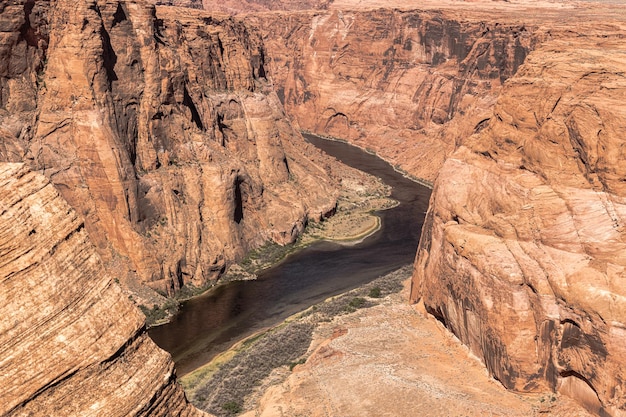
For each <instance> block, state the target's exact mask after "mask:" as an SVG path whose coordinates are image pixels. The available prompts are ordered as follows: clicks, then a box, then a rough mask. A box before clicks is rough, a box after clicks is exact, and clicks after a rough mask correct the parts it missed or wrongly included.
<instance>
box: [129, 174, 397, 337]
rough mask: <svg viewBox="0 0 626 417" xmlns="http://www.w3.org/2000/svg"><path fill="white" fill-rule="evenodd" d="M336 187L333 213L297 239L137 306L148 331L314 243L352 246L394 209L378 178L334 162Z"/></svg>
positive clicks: (271, 245) (255, 252)
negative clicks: (186, 305) (200, 299)
mask: <svg viewBox="0 0 626 417" xmlns="http://www.w3.org/2000/svg"><path fill="white" fill-rule="evenodd" d="M333 175H334V176H335V178H336V180H337V182H338V183H339V184H340V192H339V196H338V198H337V206H336V210H335V212H334V214H333V215H332V216H330V217H328V218H324V219H322V220H321V221H309V222H308V224H307V225H306V227H305V229H304V231H303V233H302V234H301V235H300V236H299V237H298V239H297V240H296V241H295V242H294V243H291V244H288V245H279V244H277V243H274V242H271V241H268V242H266V243H265V244H264V245H262V246H260V247H259V248H256V249H253V250H251V251H250V252H249V253H248V254H247V255H246V256H245V257H244V258H243V259H242V260H241V261H239V262H237V263H233V264H232V265H230V266H229V267H228V269H227V270H226V271H225V273H224V274H223V275H222V276H221V277H220V278H219V280H217V281H216V282H212V283H209V284H207V285H206V286H205V287H201V288H199V287H194V286H185V287H183V288H182V289H181V290H180V291H179V292H178V293H177V294H176V295H175V296H174V297H170V298H167V299H166V301H165V302H164V303H161V304H160V305H157V304H155V305H153V306H152V308H148V307H146V306H142V305H140V306H139V308H140V309H141V311H142V312H143V313H144V315H145V316H146V324H147V327H148V328H153V327H156V326H160V325H164V324H167V323H169V322H170V321H171V319H172V317H174V315H175V314H177V313H178V310H179V307H180V304H181V303H183V302H185V301H188V300H190V299H192V298H195V297H199V296H202V295H206V294H208V293H209V292H210V291H217V290H218V289H219V287H220V286H221V285H224V284H227V283H229V282H231V281H244V280H253V279H256V277H257V275H258V274H259V273H260V272H261V271H263V270H266V269H268V268H271V267H273V266H276V265H278V264H279V263H280V262H282V261H284V260H285V259H286V258H287V257H288V256H289V255H291V254H294V253H296V252H298V251H300V250H302V249H304V248H306V247H308V246H310V245H312V244H314V243H316V242H319V241H322V240H327V241H334V242H337V243H341V244H344V245H355V244H358V243H360V242H362V241H363V240H364V239H366V238H367V237H369V236H371V235H372V234H374V233H376V232H377V231H378V230H379V229H380V226H381V222H380V218H379V217H378V215H377V214H376V212H377V211H381V210H387V209H390V208H393V207H396V206H397V204H398V202H397V201H395V200H394V199H392V198H390V194H391V187H390V186H388V185H386V184H385V183H383V182H382V180H381V179H380V178H377V177H375V176H373V175H370V174H367V173H364V172H362V171H359V170H357V169H354V168H351V167H348V166H345V165H343V164H339V163H337V164H336V166H335V171H334V172H333Z"/></svg>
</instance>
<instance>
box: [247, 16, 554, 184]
mask: <svg viewBox="0 0 626 417" xmlns="http://www.w3.org/2000/svg"><path fill="white" fill-rule="evenodd" d="M346 7H348V6H346ZM353 7H354V8H355V9H341V10H339V9H336V8H333V9H331V10H329V11H317V12H303V13H298V14H296V13H284V14H278V13H274V14H263V15H257V16H249V17H247V21H249V22H251V24H252V25H254V26H256V27H257V28H258V30H259V31H260V32H262V33H264V42H265V44H266V45H267V51H268V53H267V58H268V59H267V60H268V62H269V64H268V65H269V67H270V68H271V74H272V77H273V80H274V82H275V84H276V86H277V89H278V90H277V91H278V94H279V96H280V97H281V100H282V101H283V103H284V105H285V109H286V110H287V112H288V113H289V114H290V115H292V116H293V117H295V118H296V119H297V121H298V123H299V124H300V126H301V127H302V128H303V129H305V130H309V131H312V132H315V133H317V134H321V135H328V136H333V137H339V138H342V139H346V140H349V141H350V142H351V143H353V144H356V145H358V146H360V147H363V148H368V149H371V150H374V151H376V152H377V153H378V154H379V155H380V156H382V157H383V158H385V159H387V160H389V161H391V162H392V163H394V164H399V165H401V166H402V168H403V169H404V170H406V171H408V172H410V173H411V174H413V175H415V176H418V177H421V178H424V179H427V180H433V179H434V178H435V177H436V175H437V172H438V170H439V168H440V167H441V165H442V163H443V161H444V160H445V158H446V157H447V156H448V155H449V154H450V153H451V152H452V151H453V150H454V149H456V147H457V146H458V145H459V144H460V142H461V141H462V139H463V138H464V137H467V136H469V135H470V134H471V133H472V132H473V131H474V130H475V129H477V128H480V126H481V124H480V122H481V121H483V120H485V119H487V118H488V117H489V113H490V109H491V107H492V106H493V104H494V102H495V98H496V97H497V94H498V93H499V91H500V88H501V86H502V83H503V82H504V81H505V80H507V79H508V78H509V77H511V76H512V75H513V74H515V72H516V71H517V69H518V67H519V66H520V65H521V64H522V63H523V62H524V58H525V57H526V55H527V54H528V52H529V51H530V50H532V49H533V48H534V46H535V45H536V44H537V43H538V42H539V40H540V39H541V38H542V36H543V35H542V34H535V33H534V31H535V29H536V28H534V27H533V26H528V25H523V24H506V23H504V24H502V23H497V22H492V21H489V20H487V21H486V20H484V19H471V20H466V19H463V18H460V17H458V16H455V15H453V14H450V13H446V12H442V11H434V10H431V11H415V10H398V9H377V10H359V9H358V6H356V5H353Z"/></svg>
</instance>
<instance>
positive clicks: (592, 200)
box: [412, 27, 626, 416]
mask: <svg viewBox="0 0 626 417" xmlns="http://www.w3.org/2000/svg"><path fill="white" fill-rule="evenodd" d="M588 29H589V31H588V32H585V33H588V34H589V33H590V34H591V35H590V36H585V37H584V38H583V39H579V38H581V37H580V36H578V35H577V34H576V35H574V36H571V37H569V36H567V35H565V34H561V35H560V36H558V39H555V40H552V41H549V42H546V43H544V44H543V45H542V46H541V47H539V48H537V49H536V50H535V51H533V52H531V53H530V54H529V56H528V57H527V58H526V61H525V63H524V65H523V66H522V67H520V69H519V70H518V72H517V74H516V75H515V76H513V77H512V78H511V79H510V80H509V81H508V82H507V83H506V84H505V86H504V88H503V91H502V94H501V95H500V97H499V98H498V101H497V104H496V105H495V107H494V109H493V111H492V114H491V116H490V118H489V120H488V121H486V122H485V126H484V128H483V129H482V130H481V131H480V132H477V133H476V134H474V135H473V136H471V137H470V138H469V139H468V140H467V141H466V142H465V145H464V146H461V147H460V148H459V149H458V150H457V151H456V152H455V153H454V154H453V155H452V156H451V157H450V159H448V160H447V161H446V162H445V164H444V165H443V168H442V170H441V171H440V173H439V177H438V180H437V182H436V184H435V188H434V192H433V196H432V200H431V207H430V209H429V212H428V215H427V221H426V225H425V227H424V233H423V235H422V240H421V243H420V247H419V249H418V254H417V260H416V266H415V274H414V278H413V291H412V300H413V301H418V300H420V299H421V300H423V302H424V304H425V306H426V308H427V309H428V310H429V311H430V312H431V313H432V314H434V315H435V316H436V317H438V318H439V319H440V320H441V321H442V322H444V323H445V324H446V326H448V327H449V328H450V329H451V330H452V331H453V332H454V333H455V334H456V335H457V336H458V337H459V338H460V339H461V340H462V341H463V342H464V343H466V344H468V345H469V346H470V347H471V349H472V351H473V352H474V353H476V354H477V355H478V356H480V357H481V358H482V359H483V360H484V362H485V364H486V365H487V368H488V369H489V371H490V372H491V373H492V374H493V375H494V376H495V377H496V378H497V379H498V380H499V381H501V382H502V383H503V384H504V385H505V386H506V387H508V388H511V389H515V390H520V391H529V390H530V391H532V390H541V389H553V390H557V391H559V392H562V393H565V394H567V395H570V396H572V397H573V398H576V399H577V400H579V401H580V402H582V403H583V404H585V405H586V406H587V407H588V408H589V409H590V410H592V411H594V412H596V413H598V414H600V415H612V416H622V415H626V411H625V407H626V394H625V392H626V386H625V384H626V382H625V381H626V379H625V377H626V365H625V362H624V358H626V330H625V325H626V286H625V285H624V283H626V272H625V267H626V239H625V238H626V233H625V229H624V224H625V222H626V165H625V164H624V160H625V158H626V142H625V141H626V108H625V107H624V105H623V103H622V101H623V97H626V78H624V69H625V68H626V48H625V47H624V43H623V41H622V40H621V37H622V35H620V34H621V33H623V32H622V31H621V30H619V31H616V29H615V28H614V27H613V28H608V30H607V31H605V32H603V33H602V34H601V35H595V34H593V31H592V30H591V28H588ZM582 32H584V30H581V29H579V33H582ZM574 41H575V42H574Z"/></svg>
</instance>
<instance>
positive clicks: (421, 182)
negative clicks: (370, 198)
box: [300, 130, 434, 190]
mask: <svg viewBox="0 0 626 417" xmlns="http://www.w3.org/2000/svg"><path fill="white" fill-rule="evenodd" d="M300 133H302V135H303V136H304V138H305V139H307V137H308V136H314V137H318V138H322V139H325V140H331V141H334V142H341V143H345V144H348V145H350V146H354V147H355V148H359V149H360V150H362V151H363V152H366V153H368V154H370V155H375V156H376V157H377V158H380V159H381V160H383V161H385V162H386V163H388V164H389V165H390V166H391V167H393V169H394V171H396V172H397V173H398V174H401V175H402V176H403V177H405V178H408V179H410V180H411V181H413V182H416V183H418V184H419V185H422V186H424V187H426V188H428V189H430V190H432V189H433V185H434V184H433V182H432V181H429V180H427V179H424V178H420V177H417V176H415V175H412V174H410V173H408V172H407V171H406V170H405V169H403V168H402V167H401V166H400V165H398V164H394V163H393V162H392V161H390V160H389V159H387V158H384V157H382V156H381V155H380V154H378V153H377V152H376V151H374V150H373V149H370V148H364V147H362V146H359V145H358V144H355V143H352V142H349V141H347V140H345V139H341V138H337V137H334V136H327V135H321V134H318V133H313V132H309V131H308V130H302V131H300ZM307 140H308V139H307Z"/></svg>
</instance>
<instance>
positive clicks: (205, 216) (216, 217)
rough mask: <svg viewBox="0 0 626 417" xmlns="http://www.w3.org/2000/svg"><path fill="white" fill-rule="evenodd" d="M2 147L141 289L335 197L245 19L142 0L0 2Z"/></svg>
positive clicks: (221, 263) (319, 211)
mask: <svg viewBox="0 0 626 417" xmlns="http://www.w3.org/2000/svg"><path fill="white" fill-rule="evenodd" d="M0 36H2V42H1V44H0V45H1V46H0V62H2V64H1V65H0V135H1V137H2V138H3V139H4V140H3V141H2V146H0V157H2V159H3V160H5V161H12V162H15V161H22V160H23V161H26V162H27V163H28V164H29V165H30V166H31V167H32V168H33V169H36V170H38V171H40V172H42V173H44V174H45V175H46V176H47V177H48V178H50V180H51V181H52V183H53V184H54V185H55V186H56V187H57V189H58V190H59V191H60V192H61V194H62V195H63V197H64V198H65V199H66V200H67V201H68V202H69V203H70V205H71V206H72V207H74V208H75V209H76V210H77V211H78V212H79V214H80V215H81V216H83V217H84V218H85V228H86V230H87V231H88V232H89V233H90V235H91V236H92V239H93V240H94V243H95V244H96V247H97V248H98V251H99V253H100V254H101V256H102V258H103V261H104V262H105V265H106V267H107V269H108V270H109V271H114V272H115V273H116V274H117V275H118V276H119V277H120V279H121V280H122V283H123V284H124V285H125V286H127V287H129V288H130V289H131V291H132V292H134V295H135V296H136V297H137V298H136V299H137V300H138V301H139V302H142V301H147V300H150V295H151V294H153V293H150V292H147V293H146V292H145V291H144V292H142V290H141V289H142V288H143V287H141V286H138V283H143V284H147V285H148V286H149V287H151V288H152V289H154V290H157V291H158V292H159V293H161V294H170V295H171V294H173V293H175V292H176V291H178V290H179V289H180V288H181V287H183V286H185V285H192V286H195V287H203V286H205V285H207V283H210V282H212V280H214V279H216V278H217V277H218V276H219V275H220V274H221V273H222V272H223V271H224V270H225V269H226V268H227V266H228V265H229V264H230V263H232V262H233V261H234V260H235V259H238V258H241V257H242V256H243V254H244V253H245V252H246V251H247V250H249V249H250V248H253V247H256V246H258V245H260V244H262V243H263V242H265V241H268V240H272V241H275V242H277V243H280V244H285V243H288V242H291V241H293V240H294V239H295V238H296V236H297V235H298V233H299V232H301V231H302V229H303V227H304V225H305V223H306V222H307V221H308V219H319V218H320V217H321V216H323V215H325V214H326V213H328V212H329V211H331V210H332V209H333V208H334V205H335V197H336V194H337V190H336V186H335V182H334V181H332V180H331V179H330V178H329V177H328V175H327V172H326V171H327V167H326V165H327V164H328V161H327V160H326V159H324V158H323V157H322V156H320V155H321V154H320V153H319V152H318V151H316V150H313V149H312V148H311V147H310V146H308V145H306V143H305V142H304V141H303V139H302V137H301V135H300V134H299V132H298V131H297V130H295V129H294V127H293V126H292V124H291V123H290V122H289V121H288V120H287V118H286V117H285V114H284V112H283V108H282V105H281V104H280V102H279V100H278V97H277V96H276V94H275V93H274V92H273V91H272V89H271V86H270V85H269V84H268V82H267V80H266V64H265V58H264V56H265V53H264V48H263V45H262V42H261V39H260V37H259V36H257V35H255V34H254V33H251V32H250V31H249V30H248V28H247V26H246V25H244V24H243V23H242V22H240V21H237V20H234V19H232V18H229V17H227V16H219V15H209V14H207V13H204V12H200V11H194V10H192V9H177V8H172V7H167V8H155V6H154V5H151V4H148V3H145V2H142V1H104V0H97V1H96V0H79V1H71V2H70V1H56V2H48V1H30V0H29V1H26V0H15V1H11V2H8V3H7V2H3V4H2V6H0Z"/></svg>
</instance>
